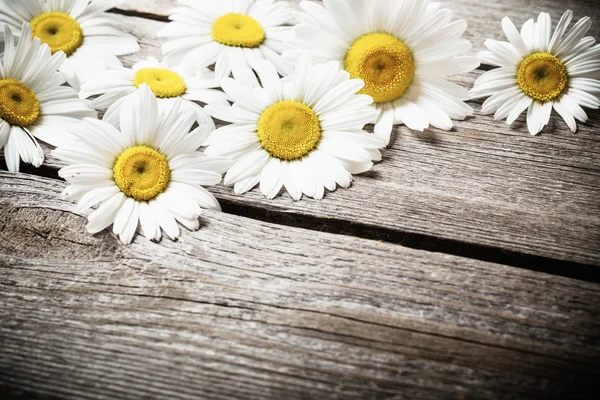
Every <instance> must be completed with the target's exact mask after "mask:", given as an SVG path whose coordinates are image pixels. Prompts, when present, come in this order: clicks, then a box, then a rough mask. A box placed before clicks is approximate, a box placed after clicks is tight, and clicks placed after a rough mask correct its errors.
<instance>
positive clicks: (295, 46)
mask: <svg viewBox="0 0 600 400" xmlns="http://www.w3.org/2000/svg"><path fill="white" fill-rule="evenodd" d="M300 7H301V8H302V9H303V10H304V12H303V13H299V14H298V15H297V18H298V20H299V24H298V25H297V26H296V28H295V37H294V38H292V39H291V41H290V46H289V47H290V50H288V51H286V52H285V53H284V58H285V59H289V60H290V61H293V60H296V59H297V58H298V57H299V56H300V55H301V54H303V53H308V54H310V55H311V56H312V57H313V59H314V60H316V61H318V62H326V61H329V60H337V61H339V62H340V65H341V66H343V68H344V69H345V70H346V71H348V72H349V73H350V76H351V77H352V78H359V79H362V80H363V81H364V82H365V87H364V88H363V90H362V91H361V93H364V94H368V95H369V96H371V97H372V98H373V100H374V102H375V105H374V107H375V108H376V109H377V112H378V115H377V118H376V120H375V121H373V122H375V123H376V125H375V134H376V135H378V136H380V137H382V138H383V139H384V140H385V141H386V142H389V139H390V134H391V131H392V126H393V125H394V124H401V123H403V124H405V125H406V126H408V127H409V128H411V129H414V130H418V131H422V130H424V129H425V128H427V127H429V125H432V126H434V127H437V128H440V129H444V130H449V129H451V128H452V126H453V123H452V121H451V120H452V119H456V120H462V119H464V118H466V117H467V116H468V115H471V114H472V113H473V110H472V109H471V107H469V106H468V105H466V104H465V103H464V100H467V99H468V98H469V94H468V91H467V90H466V89H464V88H462V87H460V86H457V85H455V84H453V83H450V82H448V81H447V80H446V79H447V77H448V76H450V75H455V74H460V73H465V72H469V71H471V70H473V69H475V68H477V67H478V66H479V61H478V60H477V59H476V58H475V57H469V56H465V54H466V53H468V52H469V50H470V49H471V46H472V45H471V43H470V42H469V41H468V40H465V39H461V38H460V37H461V35H462V34H463V32H464V31H465V29H466V28H467V23H466V22H465V21H464V20H457V21H454V22H450V20H451V17H452V12H451V11H449V10H447V9H444V8H440V4H439V3H430V2H429V0H370V1H364V0H325V1H324V4H318V3H315V2H312V1H303V2H302V3H300Z"/></svg>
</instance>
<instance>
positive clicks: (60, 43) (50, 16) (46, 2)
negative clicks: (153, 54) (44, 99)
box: [0, 0, 139, 88]
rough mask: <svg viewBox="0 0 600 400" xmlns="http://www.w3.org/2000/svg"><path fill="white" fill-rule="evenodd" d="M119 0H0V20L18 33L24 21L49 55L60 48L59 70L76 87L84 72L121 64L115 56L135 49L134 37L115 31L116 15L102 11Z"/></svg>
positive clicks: (116, 24)
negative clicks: (65, 56)
mask: <svg viewBox="0 0 600 400" xmlns="http://www.w3.org/2000/svg"><path fill="white" fill-rule="evenodd" d="M123 1H124V0H0V23H1V22H5V23H6V24H8V25H9V26H10V28H11V30H12V32H13V33H14V34H15V35H17V36H21V35H22V34H24V33H23V32H21V24H22V23H23V22H28V23H29V24H30V25H31V28H32V34H33V36H35V37H39V38H40V40H41V41H42V43H46V44H47V45H48V46H49V47H50V49H51V50H52V53H53V54H54V53H56V52H58V51H63V52H64V53H65V54H66V55H67V59H66V60H65V61H64V62H63V64H62V65H61V66H60V71H61V72H62V73H64V74H65V75H66V76H67V81H68V82H69V84H70V85H72V86H73V87H77V88H78V85H79V83H80V80H81V79H83V78H85V77H86V76H87V75H89V74H93V73H94V72H95V71H99V70H102V69H103V68H105V67H106V66H110V65H121V63H120V61H119V60H118V59H117V57H116V56H120V55H125V54H131V53H135V52H137V51H138V50H139V45H138V42H137V39H136V38H135V37H133V36H132V35H130V34H128V33H125V32H123V31H121V30H119V29H118V28H117V27H118V25H119V21H118V19H117V17H116V16H115V15H112V14H109V13H106V11H107V10H109V9H110V8H113V7H115V6H117V5H119V4H121V3H123ZM28 35H29V36H28V37H31V33H28Z"/></svg>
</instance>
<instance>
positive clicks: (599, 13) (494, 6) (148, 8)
mask: <svg viewBox="0 0 600 400" xmlns="http://www.w3.org/2000/svg"><path fill="white" fill-rule="evenodd" d="M315 1H319V0H315ZM367 1H368V0H367ZM291 2H292V3H294V4H295V5H296V4H298V3H299V2H300V0H292V1H291ZM176 3H177V1H176V0H151V1H147V0H129V1H127V2H126V3H124V4H123V5H121V6H119V9H121V10H126V11H129V12H135V11H137V12H140V13H143V14H152V15H155V16H159V17H166V16H168V15H169V11H170V10H171V9H172V8H173V7H175V5H176ZM443 4H444V6H445V7H446V8H449V9H451V10H452V11H454V15H455V18H462V19H465V20H466V21H467V22H468V29H467V31H466V32H465V35H464V36H465V38H468V39H469V40H471V41H472V42H473V45H474V50H475V51H479V50H483V49H484V45H483V43H484V41H485V39H497V40H506V38H505V36H504V33H503V32H502V27H501V24H500V21H501V20H502V18H503V17H504V16H508V17H510V18H511V19H512V20H513V22H514V23H515V24H517V26H519V27H520V26H521V24H523V23H524V22H525V21H526V20H528V19H529V18H537V15H538V14H539V13H540V12H542V11H544V12H547V13H549V14H550V15H551V16H552V18H553V23H554V25H556V23H557V22H558V20H559V19H560V17H561V15H562V14H563V13H564V12H565V11H566V10H568V9H571V10H573V12H574V18H575V20H578V19H579V18H583V17H585V16H589V17H591V18H592V20H593V21H594V27H593V28H592V32H591V35H592V36H596V37H598V32H600V30H599V29H600V9H599V8H598V6H597V2H596V1H595V0H566V1H556V0H503V1H495V0H483V1H482V0H444V1H443Z"/></svg>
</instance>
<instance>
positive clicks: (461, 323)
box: [0, 172, 600, 399]
mask: <svg viewBox="0 0 600 400" xmlns="http://www.w3.org/2000/svg"><path fill="white" fill-rule="evenodd" d="M0 186H1V187H2V191H1V192H0V286H1V290H0V369H1V370H2V371H3V373H2V374H0V389H3V390H5V391H8V393H9V394H11V393H12V394H14V395H19V394H20V395H22V396H23V397H28V398H33V397H35V396H36V395H51V396H52V397H60V398H77V399H85V398H94V399H100V398H122V399H126V398H131V399H134V398H135V399H137V398H149V397H152V398H157V397H160V398H173V399H180V398H197V397H198V396H204V397H211V398H223V399H226V398H240V397H244V398H266V397H268V398H288V399H292V398H344V399H348V398H384V397H387V398H411V399H416V398H490V399H491V398H494V399H496V398H517V397H518V398H557V399H563V398H565V397H569V398H578V397H579V398H584V397H586V395H587V394H588V393H589V390H591V389H592V388H593V386H594V385H595V384H596V383H597V381H598V378H599V375H600V368H599V367H600V329H599V328H600V326H599V325H600V322H599V321H600V319H599V317H600V306H599V304H600V287H599V286H598V285H597V284H591V283H585V282H579V281H576V280H572V279H567V278H561V277H556V276H550V275H546V274H541V273H534V272H530V271H526V270H521V269H516V268H511V267H506V266H502V265H497V264H491V263H484V262H478V261H473V260H469V259H462V258H459V257H454V256H446V255H441V254H436V253H428V252H423V251H418V250H411V249H407V248H404V247H401V246H397V245H391V244H385V243H379V242H376V241H368V240H362V239H356V238H351V237H346V236H340V235H331V234H327V233H321V232H314V231H309V230H303V229H297V228H286V227H281V226H279V225H273V224H268V223H262V222H256V221H253V220H249V219H246V218H241V217H236V216H230V215H227V214H219V213H213V212H209V213H207V214H206V215H205V217H204V218H203V227H202V229H201V230H200V231H198V232H194V233H189V232H184V234H183V235H182V238H181V239H180V241H179V242H178V243H172V242H170V241H163V242H161V243H160V244H153V243H150V242H147V241H145V239H143V238H141V237H138V238H137V239H136V240H135V241H134V243H133V244H132V245H131V246H126V247H124V246H121V245H120V244H119V242H118V240H117V239H116V238H115V237H114V236H112V234H109V233H106V232H104V233H101V234H99V235H97V236H89V235H87V234H85V233H84V226H85V218H84V216H82V215H80V214H78V213H75V212H73V206H72V204H70V203H68V202H65V201H63V200H61V199H60V195H59V193H60V191H61V190H62V189H63V188H64V183H63V182H60V181H57V180H51V179H47V178H40V177H34V176H28V175H22V174H21V175H17V174H9V173H4V172H0Z"/></svg>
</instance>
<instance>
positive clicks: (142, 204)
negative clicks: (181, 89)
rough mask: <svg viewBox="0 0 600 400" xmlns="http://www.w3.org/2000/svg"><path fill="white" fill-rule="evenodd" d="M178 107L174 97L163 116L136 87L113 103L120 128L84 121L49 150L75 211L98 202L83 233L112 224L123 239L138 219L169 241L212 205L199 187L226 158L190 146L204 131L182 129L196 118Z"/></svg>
mask: <svg viewBox="0 0 600 400" xmlns="http://www.w3.org/2000/svg"><path fill="white" fill-rule="evenodd" d="M180 106H181V100H178V101H177V102H176V104H175V105H174V107H173V109H172V110H169V112H168V113H166V112H164V111H165V109H163V112H161V111H160V109H159V106H158V102H157V101H156V97H155V96H154V95H153V94H152V92H151V91H150V89H149V88H148V87H147V86H146V85H143V86H142V87H141V88H140V90H139V91H138V92H137V94H136V95H135V96H134V98H133V99H131V100H130V101H127V102H126V103H125V104H124V105H123V107H121V122H120V126H121V128H120V129H121V130H120V131H119V130H117V128H115V127H114V126H113V125H111V124H109V123H107V122H104V121H99V120H96V119H86V120H84V122H83V123H82V124H81V125H80V128H79V129H78V130H77V131H76V132H75V134H76V135H77V138H78V140H77V141H74V142H72V144H71V145H69V146H66V147H59V148H57V149H56V150H55V151H54V155H55V156H56V157H58V158H60V159H61V160H63V161H65V162H66V163H67V164H69V166H67V167H64V168H62V169H61V170H60V171H59V175H60V176H61V177H62V178H64V179H65V180H66V181H67V182H69V183H70V184H71V185H70V186H69V187H67V189H65V192H64V194H65V196H66V197H67V198H69V199H73V200H78V201H79V203H78V207H79V209H81V210H85V209H88V208H89V207H92V206H94V205H96V204H100V206H99V207H98V209H97V210H95V211H94V212H92V213H91V214H90V216H89V218H88V220H89V223H88V225H87V230H88V231H89V232H90V233H97V232H100V231H101V230H103V229H105V228H107V227H108V226H110V225H111V224H112V225H113V232H114V233H115V234H116V235H119V238H120V239H121V241H122V242H123V243H125V244H128V243H130V242H131V240H132V238H133V236H134V234H135V231H136V229H137V227H138V223H139V224H140V225H141V226H142V232H143V234H144V236H145V237H146V238H147V239H149V240H159V239H160V238H161V236H162V234H161V229H162V230H163V231H164V232H165V233H166V235H167V236H168V237H170V238H171V239H173V240H174V239H176V238H177V237H179V234H180V230H179V226H178V225H177V222H179V223H181V224H182V225H184V226H185V227H187V228H188V229H191V230H195V229H198V227H199V221H198V216H199V215H200V213H201V208H206V209H215V210H220V207H219V203H218V202H217V200H216V199H215V198H214V197H213V196H212V195H211V194H210V193H209V192H208V191H207V190H206V189H204V188H203V187H202V186H200V185H215V184H217V183H219V182H220V181H221V174H222V173H223V172H224V171H225V170H226V169H227V167H228V165H229V162H228V161H227V160H224V159H219V158H214V157H209V156H207V155H205V154H204V153H201V152H198V151H196V150H197V149H198V147H199V146H200V145H201V144H202V143H203V142H204V141H205V140H206V137H207V136H208V134H209V132H210V131H209V129H208V127H207V126H206V125H201V126H199V127H197V128H196V129H195V130H193V131H192V132H191V133H188V132H190V128H191V127H192V125H193V124H194V122H195V120H196V116H195V114H194V113H190V112H185V111H182V110H181V109H180ZM176 221H177V222H176Z"/></svg>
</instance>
